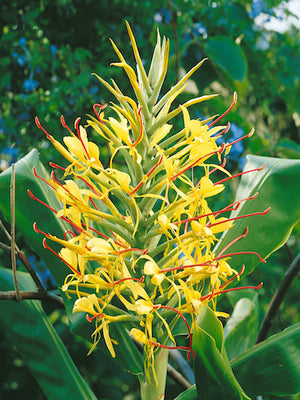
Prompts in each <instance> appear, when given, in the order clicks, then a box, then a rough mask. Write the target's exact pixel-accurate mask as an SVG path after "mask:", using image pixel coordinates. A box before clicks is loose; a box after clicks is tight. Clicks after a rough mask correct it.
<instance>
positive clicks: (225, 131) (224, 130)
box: [212, 122, 230, 139]
mask: <svg viewBox="0 0 300 400" xmlns="http://www.w3.org/2000/svg"><path fill="white" fill-rule="evenodd" d="M229 129H230V122H228V123H227V126H226V128H225V129H223V130H222V131H221V132H219V133H218V134H217V135H215V136H212V137H213V138H214V139H216V138H217V137H220V136H222V135H224V134H225V133H227V132H228V131H229Z"/></svg>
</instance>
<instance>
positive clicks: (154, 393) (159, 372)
mask: <svg viewBox="0 0 300 400" xmlns="http://www.w3.org/2000/svg"><path fill="white" fill-rule="evenodd" d="M168 355H169V350H167V349H159V350H157V351H156V352H155V355H154V369H155V373H156V380H155V377H154V376H153V371H152V368H150V371H149V375H150V376H149V377H148V376H147V375H146V374H143V375H141V376H139V381H140V388H141V400H163V399H164V398H165V387H166V378H167V368H168ZM149 378H150V379H149Z"/></svg>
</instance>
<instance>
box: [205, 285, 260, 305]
mask: <svg viewBox="0 0 300 400" xmlns="http://www.w3.org/2000/svg"><path fill="white" fill-rule="evenodd" d="M262 285H263V282H261V283H260V284H259V285H257V286H241V287H237V288H230V289H224V290H221V291H219V292H214V293H213V296H217V295H219V294H223V293H227V292H233V291H234V290H242V289H255V290H259V289H260V288H261V287H262ZM209 297H212V293H210V294H207V295H206V296H203V297H200V300H201V301H203V300H206V299H207V298H209Z"/></svg>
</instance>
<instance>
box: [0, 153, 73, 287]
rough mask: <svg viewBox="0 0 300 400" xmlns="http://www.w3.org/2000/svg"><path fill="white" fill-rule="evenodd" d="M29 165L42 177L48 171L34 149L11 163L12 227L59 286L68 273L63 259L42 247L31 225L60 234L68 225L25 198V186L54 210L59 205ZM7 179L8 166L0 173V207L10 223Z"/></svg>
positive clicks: (47, 231)
mask: <svg viewBox="0 0 300 400" xmlns="http://www.w3.org/2000/svg"><path fill="white" fill-rule="evenodd" d="M33 168H35V169H36V172H37V173H38V174H39V175H40V176H42V177H43V178H44V179H48V178H49V174H48V173H47V171H46V170H45V168H44V167H43V165H42V164H41V163H40V161H39V156H38V152H37V150H32V151H31V152H30V153H28V154H27V155H26V157H24V158H22V159H21V160H20V161H18V162H17V163H16V164H15V188H16V195H15V204H16V207H15V218H16V227H17V230H18V231H19V232H21V233H22V235H23V237H24V239H25V241H26V242H27V243H28V245H29V246H30V248H31V249H32V250H34V251H35V252H36V253H37V254H38V255H39V256H40V257H41V258H42V259H43V260H44V261H45V263H46V265H47V267H48V269H49V270H50V272H51V273H52V275H53V277H54V279H55V281H56V283H57V285H58V286H59V287H60V286H62V284H63V282H64V279H65V277H66V276H67V274H68V273H69V270H68V268H67V266H66V265H65V264H64V263H63V262H61V261H60V260H59V259H58V258H57V257H56V256H55V255H53V254H52V253H51V252H50V251H49V250H46V249H45V248H44V247H43V245H42V239H43V237H42V236H41V235H40V234H38V233H36V232H35V231H34V230H33V226H32V225H33V223H34V222H35V221H36V222H37V223H38V227H39V229H41V230H43V231H45V232H46V233H52V234H53V235H57V236H60V237H61V236H62V235H63V233H64V232H65V231H66V230H67V229H69V228H68V227H67V225H66V224H65V223H64V222H63V221H62V220H61V219H57V218H56V216H55V214H54V213H52V212H51V211H50V210H48V209H47V208H46V207H45V206H43V205H42V204H40V203H39V202H37V201H34V200H32V199H31V198H30V197H29V195H28V193H27V190H28V189H29V190H31V192H32V193H33V194H34V195H35V196H36V197H38V198H39V199H40V200H42V201H44V202H45V203H46V204H48V205H50V206H51V207H53V208H54V209H58V208H59V207H60V206H59V204H58V200H57V199H56V196H55V195H54V193H53V191H52V190H50V189H49V187H48V186H47V185H46V184H45V183H44V182H42V181H41V180H40V179H38V178H36V177H35V176H34V174H33V171H32V169H33ZM10 181H11V167H10V168H8V169H7V170H5V171H4V172H3V173H2V174H0V191H1V192H2V193H6V194H7V195H5V196H0V209H1V211H2V213H3V215H4V218H5V219H6V220H7V221H8V222H10V196H9V187H10ZM53 247H55V246H53Z"/></svg>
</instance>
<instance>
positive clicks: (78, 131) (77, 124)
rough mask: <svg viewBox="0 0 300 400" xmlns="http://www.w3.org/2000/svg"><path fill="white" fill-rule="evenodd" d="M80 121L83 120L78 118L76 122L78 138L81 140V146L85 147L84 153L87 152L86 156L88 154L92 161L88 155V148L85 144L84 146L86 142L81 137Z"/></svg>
mask: <svg viewBox="0 0 300 400" xmlns="http://www.w3.org/2000/svg"><path fill="white" fill-rule="evenodd" d="M80 120H81V118H80V117H78V118H77V119H76V120H75V124H74V125H75V128H76V132H77V136H78V138H79V140H80V142H81V144H82V147H83V149H84V151H85V154H86V156H87V158H88V159H90V156H89V153H88V151H87V148H86V147H85V144H84V142H83V140H82V137H81V134H80V128H79V122H80Z"/></svg>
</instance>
